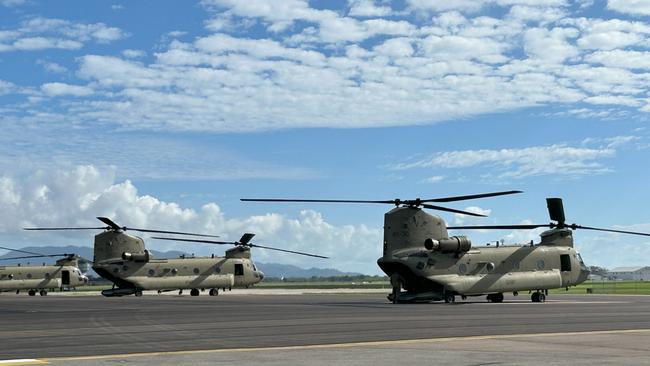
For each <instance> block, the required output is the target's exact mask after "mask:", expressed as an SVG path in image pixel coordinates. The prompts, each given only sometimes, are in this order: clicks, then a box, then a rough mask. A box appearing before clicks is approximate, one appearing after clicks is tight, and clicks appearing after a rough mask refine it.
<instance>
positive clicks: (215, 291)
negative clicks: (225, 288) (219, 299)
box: [208, 288, 219, 296]
mask: <svg viewBox="0 0 650 366" xmlns="http://www.w3.org/2000/svg"><path fill="white" fill-rule="evenodd" d="M208 295H210V296H217V295H219V290H218V289H216V288H211V289H210V292H208Z"/></svg>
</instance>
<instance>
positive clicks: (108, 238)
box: [25, 217, 326, 297]
mask: <svg viewBox="0 0 650 366" xmlns="http://www.w3.org/2000/svg"><path fill="white" fill-rule="evenodd" d="M97 219H99V220H100V221H101V222H103V223H104V224H106V226H105V227H92V228H25V230H98V229H100V230H104V231H103V232H101V233H99V234H97V235H95V244H94V259H93V265H92V268H93V270H94V271H95V272H97V274H98V275H100V276H101V277H103V278H105V279H107V280H109V281H111V282H113V288H111V289H107V290H103V291H102V295H104V296H107V297H114V296H125V295H135V296H138V297H139V296H142V291H144V290H157V291H158V293H162V292H167V291H176V290H178V291H179V294H182V293H183V290H184V289H190V295H191V296H198V295H199V293H200V291H204V290H205V289H209V292H208V293H209V295H210V296H217V295H218V294H219V289H223V290H224V291H225V289H226V288H227V289H232V288H233V287H246V288H247V287H249V286H252V285H254V284H256V283H258V282H260V281H261V280H262V279H263V278H264V273H262V272H261V271H259V270H258V269H257V268H256V267H255V264H254V263H253V261H252V260H251V253H250V249H251V248H254V247H257V248H264V249H269V250H277V251H282V252H288V253H293V254H299V255H306V256H312V257H318V258H326V257H322V256H319V255H315V254H309V253H302V252H296V251H290V250H285V249H279V248H272V247H267V246H262V245H257V244H253V243H251V242H250V241H251V239H253V237H254V236H255V234H251V233H246V234H244V235H243V236H242V237H241V239H240V240H239V241H235V242H227V241H214V240H192V239H185V238H167V237H153V238H156V239H162V240H176V241H184V242H199V243H207V244H230V245H234V246H235V247H234V248H230V249H228V250H226V255H225V256H224V257H217V256H214V255H213V256H211V257H188V256H181V257H180V258H174V259H155V258H154V257H153V255H152V254H151V252H149V250H147V249H146V248H145V246H144V240H142V238H140V237H137V236H133V235H129V234H127V233H126V231H128V230H131V231H138V232H145V233H156V234H175V235H187V236H198V237H213V238H217V237H218V236H216V235H205V234H195V233H185V232H179V231H166V230H149V229H136V228H127V227H126V226H119V225H117V224H116V223H115V222H113V221H112V220H110V219H109V218H106V217H98V218H97Z"/></svg>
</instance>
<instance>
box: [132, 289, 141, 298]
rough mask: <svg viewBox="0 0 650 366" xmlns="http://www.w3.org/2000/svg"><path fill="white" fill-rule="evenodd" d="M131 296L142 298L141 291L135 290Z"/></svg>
mask: <svg viewBox="0 0 650 366" xmlns="http://www.w3.org/2000/svg"><path fill="white" fill-rule="evenodd" d="M133 294H134V295H135V297H140V296H142V290H135V292H134V293H133Z"/></svg>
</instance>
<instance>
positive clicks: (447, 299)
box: [445, 294, 456, 304]
mask: <svg viewBox="0 0 650 366" xmlns="http://www.w3.org/2000/svg"><path fill="white" fill-rule="evenodd" d="M445 302H446V303H447V304H453V303H455V302H456V296H454V294H445Z"/></svg>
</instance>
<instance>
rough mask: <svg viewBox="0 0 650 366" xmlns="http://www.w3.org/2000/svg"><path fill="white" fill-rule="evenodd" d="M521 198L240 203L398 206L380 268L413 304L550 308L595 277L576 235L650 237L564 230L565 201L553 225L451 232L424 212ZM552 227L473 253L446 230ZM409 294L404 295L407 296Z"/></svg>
mask: <svg viewBox="0 0 650 366" xmlns="http://www.w3.org/2000/svg"><path fill="white" fill-rule="evenodd" d="M515 193H521V191H505V192H494V193H485V194H477V195H468V196H455V197H443V198H434V199H425V200H422V199H419V198H418V199H415V200H400V199H395V200H384V201H361V200H310V199H307V200H304V199H257V198H256V199H242V201H257V202H260V201H261V202H326V203H383V204H394V205H395V206H396V207H395V208H394V209H392V210H390V211H389V212H387V213H386V214H385V215H384V243H383V256H382V257H381V258H379V259H378V260H377V264H378V265H379V267H380V268H381V269H382V270H383V271H384V272H385V273H386V274H387V275H388V276H389V277H390V282H391V285H392V293H391V294H389V295H388V299H389V300H390V301H392V302H393V303H399V302H414V301H439V300H444V301H445V302H447V303H453V302H455V298H456V296H461V297H462V298H463V299H465V298H467V297H468V296H482V295H487V296H486V298H487V300H488V301H489V302H503V299H504V295H503V294H504V293H506V292H511V293H513V294H514V295H515V296H516V295H518V293H519V292H520V291H529V292H531V300H532V301H533V302H544V301H545V300H546V296H547V295H548V290H549V289H555V288H564V287H566V288H568V287H569V286H575V285H578V284H580V283H582V282H584V281H585V280H586V279H587V277H588V276H589V269H588V268H587V267H586V266H585V264H584V262H583V260H582V258H581V257H580V254H579V253H578V252H577V251H576V250H575V249H574V248H573V236H572V230H576V229H586V230H597V231H605V232H614V233H623V234H633V235H645V236H650V234H647V233H640V232H632V231H623V230H613V229H601V228H595V227H588V226H581V225H577V224H570V225H569V224H566V220H565V216H564V207H563V205H562V200H561V199H560V198H548V199H547V205H548V211H549V215H550V218H551V221H555V222H552V223H550V224H532V225H487V226H452V227H447V226H446V225H445V222H444V220H443V219H442V218H440V217H438V216H435V215H430V214H428V213H426V212H424V210H423V209H422V208H427V209H434V210H439V211H446V212H453V213H461V214H464V215H471V216H485V215H481V214H477V213H474V212H467V211H461V210H456V209H450V208H446V207H440V206H434V205H431V204H429V202H453V201H464V200H470V199H477V198H486V197H494V196H501V195H509V194H515ZM541 227H548V228H549V230H547V231H545V232H543V233H542V234H541V235H540V236H541V241H540V243H537V244H533V243H532V242H531V243H530V244H525V245H507V246H503V245H501V246H481V247H473V246H472V242H471V240H470V239H469V238H468V237H466V236H449V234H448V232H447V230H448V229H450V230H451V229H453V230H467V229H536V228H541ZM402 290H405V291H402Z"/></svg>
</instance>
